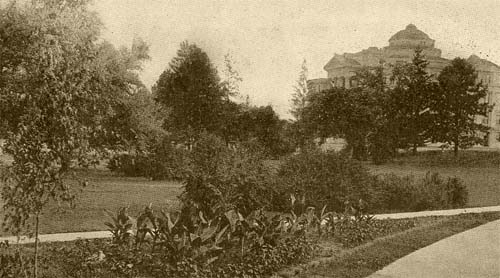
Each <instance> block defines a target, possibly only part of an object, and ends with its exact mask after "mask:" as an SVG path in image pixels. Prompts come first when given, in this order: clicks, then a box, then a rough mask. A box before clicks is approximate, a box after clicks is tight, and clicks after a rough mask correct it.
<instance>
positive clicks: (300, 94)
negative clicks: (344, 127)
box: [289, 59, 311, 147]
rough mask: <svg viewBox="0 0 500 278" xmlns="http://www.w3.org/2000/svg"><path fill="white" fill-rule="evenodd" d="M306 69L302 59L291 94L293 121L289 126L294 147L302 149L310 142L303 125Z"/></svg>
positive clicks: (307, 92)
mask: <svg viewBox="0 0 500 278" xmlns="http://www.w3.org/2000/svg"><path fill="white" fill-rule="evenodd" d="M307 78H308V69H307V62H306V60H305V59H304V61H303V62H302V66H301V70H300V73H299V77H298V79H297V81H296V83H295V85H294V86H293V89H294V93H293V94H292V99H291V102H292V109H291V110H290V113H291V114H292V116H293V118H294V121H293V122H292V123H291V125H290V132H289V133H290V136H291V137H292V138H293V141H294V144H295V145H296V147H303V146H304V145H306V142H307V141H308V140H310V139H311V138H310V135H311V134H310V133H309V132H308V130H307V125H306V124H305V123H304V119H303V118H304V117H303V113H304V109H305V107H306V105H307V97H308V95H309V91H308V87H307Z"/></svg>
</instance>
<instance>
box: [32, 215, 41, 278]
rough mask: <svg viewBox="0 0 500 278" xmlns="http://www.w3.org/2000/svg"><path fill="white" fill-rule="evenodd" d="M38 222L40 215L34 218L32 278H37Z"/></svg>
mask: <svg viewBox="0 0 500 278" xmlns="http://www.w3.org/2000/svg"><path fill="white" fill-rule="evenodd" d="M39 222H40V214H39V213H37V214H36V217H35V255H34V256H35V263H34V265H33V277H34V278H38V223H39Z"/></svg>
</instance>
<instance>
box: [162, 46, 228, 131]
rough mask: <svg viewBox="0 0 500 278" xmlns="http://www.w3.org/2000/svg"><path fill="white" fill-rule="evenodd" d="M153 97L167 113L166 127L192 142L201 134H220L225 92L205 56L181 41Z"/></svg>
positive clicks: (226, 98) (225, 98)
mask: <svg viewBox="0 0 500 278" xmlns="http://www.w3.org/2000/svg"><path fill="white" fill-rule="evenodd" d="M154 93H155V97H156V100H157V101H158V102H160V103H161V104H162V105H163V106H164V107H165V108H166V109H167V111H168V117H167V119H166V122H165V128H166V129H167V130H168V131H171V132H176V133H179V134H182V135H183V136H184V138H185V139H189V140H192V139H194V138H195V137H197V135H198V134H200V133H201V132H203V131H207V132H210V133H217V134H220V132H221V126H222V125H223V120H224V117H223V115H224V113H223V110H224V109H223V108H224V105H225V104H226V103H227V102H228V101H229V94H228V91H227V90H225V89H224V88H223V87H222V85H221V81H220V78H219V76H218V75H217V70H216V69H215V67H214V66H213V65H212V63H211V61H210V59H209V57H208V55H207V54H206V53H205V52H204V51H203V50H202V49H201V48H199V47H198V46H196V45H195V44H190V43H188V42H183V43H182V44H181V46H180V49H179V50H178V51H177V56H176V57H175V58H173V59H172V61H171V62H170V64H169V68H168V69H167V70H166V71H164V72H163V73H162V74H161V75H160V78H159V79H158V81H157V83H156V85H155V90H154Z"/></svg>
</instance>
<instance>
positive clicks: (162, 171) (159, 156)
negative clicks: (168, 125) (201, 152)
mask: <svg viewBox="0 0 500 278" xmlns="http://www.w3.org/2000/svg"><path fill="white" fill-rule="evenodd" d="M150 157H151V168H150V169H149V171H148V177H150V178H152V179H153V180H165V179H168V180H184V179H185V178H186V177H187V175H188V173H189V172H190V171H191V165H190V163H191V162H190V161H191V160H190V156H189V151H188V150H186V149H185V148H182V147H176V146H175V145H174V144H172V142H171V141H170V139H169V138H168V137H167V138H164V139H163V140H162V141H161V142H160V143H158V144H157V145H156V146H155V148H154V150H153V153H152V154H151V155H150Z"/></svg>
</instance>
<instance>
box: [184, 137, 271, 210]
mask: <svg viewBox="0 0 500 278" xmlns="http://www.w3.org/2000/svg"><path fill="white" fill-rule="evenodd" d="M191 159H192V171H191V172H190V173H189V175H188V176H187V178H186V182H185V192H184V193H183V195H182V200H183V201H184V202H193V203H194V204H196V206H197V207H198V208H200V209H201V210H202V211H203V212H204V213H206V214H211V213H214V211H213V210H214V209H222V210H230V209H236V210H238V211H239V212H241V213H242V214H243V215H247V214H248V213H249V212H250V211H253V210H255V209H257V208H262V207H265V206H268V205H269V204H270V201H271V196H272V195H273V194H272V190H273V189H272V187H271V186H270V183H271V181H272V176H271V172H270V170H269V167H267V166H266V165H265V164H264V161H263V159H262V156H261V155H260V154H259V153H255V152H252V151H248V150H247V149H246V148H244V147H239V148H237V149H236V150H232V149H229V148H228V147H227V146H226V145H225V144H224V142H223V141H222V140H221V139H219V138H218V137H216V136H214V135H209V134H205V135H204V136H202V137H201V138H200V140H199V141H198V142H197V143H196V145H195V146H194V148H193V150H192V153H191Z"/></svg>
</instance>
